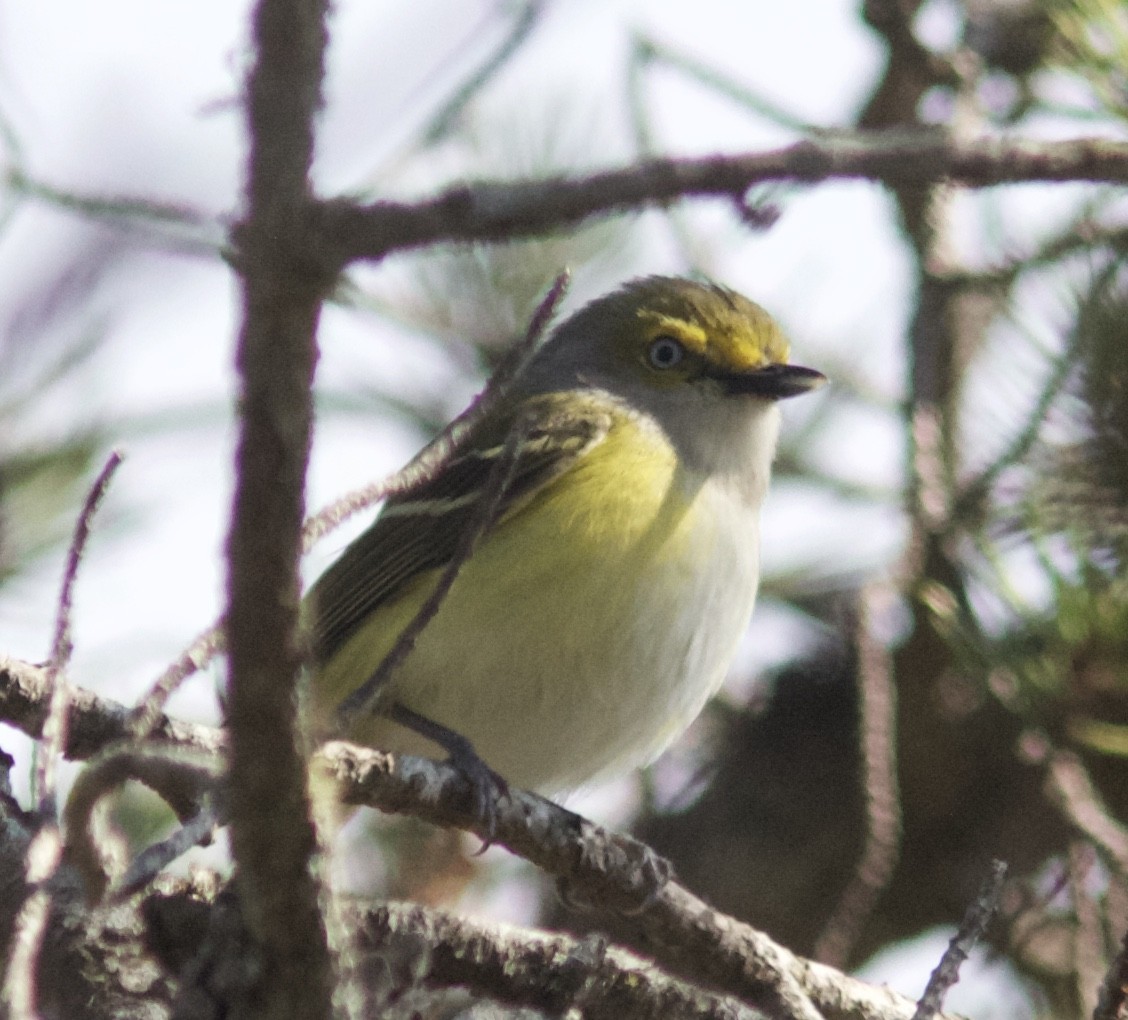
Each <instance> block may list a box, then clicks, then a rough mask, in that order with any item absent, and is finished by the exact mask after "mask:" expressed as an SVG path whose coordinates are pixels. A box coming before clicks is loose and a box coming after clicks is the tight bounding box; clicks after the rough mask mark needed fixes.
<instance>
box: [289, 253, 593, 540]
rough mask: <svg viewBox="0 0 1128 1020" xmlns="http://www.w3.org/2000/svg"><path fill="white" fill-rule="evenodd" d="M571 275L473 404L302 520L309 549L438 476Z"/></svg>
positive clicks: (525, 353)
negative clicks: (394, 463)
mask: <svg viewBox="0 0 1128 1020" xmlns="http://www.w3.org/2000/svg"><path fill="white" fill-rule="evenodd" d="M570 281H571V274H570V272H569V271H568V270H567V269H564V270H562V271H561V272H560V273H559V274H557V276H556V279H555V280H553V282H552V285H551V286H550V287H549V288H548V291H547V292H546V293H545V296H544V297H543V298H542V299H541V301H540V303H539V304H538V305H537V307H536V310H535V311H534V312H533V317H532V318H531V319H530V320H529V325H528V328H527V329H526V330H525V335H524V337H523V338H522V339H521V340H520V341H519V342H518V343H516V344H513V345H512V346H511V347H510V348H509V350H508V351H507V352H506V354H505V356H504V357H503V358H502V359H501V361H500V362H499V364H498V366H497V368H495V369H494V371H493V374H492V375H491V376H490V378H489V379H488V380H487V382H486V385H485V388H484V389H483V390H482V392H481V393H480V394H478V396H477V397H475V398H474V400H472V401H471V402H470V406H469V407H467V408H466V410H465V411H463V412H462V413H461V414H460V415H458V417H457V418H455V419H454V420H453V421H452V422H450V424H448V425H447V426H446V428H444V429H443V430H442V431H441V432H440V433H439V434H438V435H437V436H436V437H435V438H434V439H433V440H431V442H430V443H428V444H427V446H426V447H425V448H424V449H423V450H422V451H420V453H419V454H418V455H417V456H416V457H415V458H413V459H412V461H411V463H410V464H408V465H407V466H406V467H404V468H402V469H401V470H400V471H397V472H396V473H395V474H394V475H392V476H391V477H389V478H385V479H383V480H381V481H379V482H375V483H373V484H371V485H366V486H364V487H363V488H360V489H355V490H354V491H352V492H350V493H346V494H345V495H344V496H342V497H341V498H340V499H337V500H334V501H333V502H332V503H330V504H329V505H328V506H326V507H324V508H323V509H321V510H319V511H318V512H317V513H316V514H314V515H313V516H312V517H310V518H308V519H307V520H306V522H305V524H304V525H302V551H303V552H309V550H310V549H311V548H312V547H313V545H314V544H315V543H316V542H317V541H318V539H320V538H321V537H322V536H324V535H326V534H327V533H328V532H330V531H332V530H333V529H335V528H337V527H339V526H340V525H341V524H343V523H344V522H345V521H346V520H348V518H350V517H351V516H353V514H356V513H359V512H360V511H361V510H364V509H367V508H368V507H370V506H372V505H373V504H374V503H378V502H380V500H382V499H387V498H389V497H391V496H404V495H410V493H411V492H412V491H413V490H414V489H416V488H417V487H418V486H419V485H421V484H423V483H424V482H425V481H428V480H430V479H431V478H433V477H434V475H435V472H436V471H438V470H440V469H441V468H442V466H443V465H444V464H446V463H447V461H449V460H450V459H451V458H452V457H454V456H456V455H457V454H458V452H459V451H460V449H461V443H462V442H463V441H464V440H465V439H466V437H467V436H468V435H470V434H471V432H472V431H473V429H474V426H475V425H476V424H477V423H478V422H480V421H481V420H482V419H483V418H485V417H486V415H487V414H489V413H490V412H491V411H492V410H493V408H494V407H496V406H497V402H498V400H500V399H501V397H502V396H503V395H504V394H505V393H506V391H507V390H508V389H509V386H510V384H511V383H512V382H513V379H514V377H515V376H516V375H517V373H518V372H519V371H520V369H521V367H522V366H523V365H524V364H525V361H526V360H527V359H528V357H529V355H530V354H531V353H532V351H533V348H534V347H536V345H537V343H538V342H539V341H540V339H541V337H542V336H543V334H544V332H545V330H546V329H547V328H548V324H549V322H550V321H551V319H552V316H553V315H554V314H555V312H556V309H557V307H558V306H559V304H560V302H561V301H562V300H563V298H564V295H565V293H567V290H568V284H569V282H570Z"/></svg>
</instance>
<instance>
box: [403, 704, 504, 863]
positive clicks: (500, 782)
mask: <svg viewBox="0 0 1128 1020" xmlns="http://www.w3.org/2000/svg"><path fill="white" fill-rule="evenodd" d="M390 714H391V718H392V719H393V720H394V721H395V722H397V723H399V724H400V725H401V726H405V727H407V729H409V730H411V731H412V732H414V733H418V734H419V735H420V736H421V737H426V738H427V739H428V740H431V741H434V743H436V744H438V745H439V747H441V748H442V749H443V750H444V751H446V753H447V762H448V764H450V765H452V766H454V768H456V769H457V770H458V771H459V772H461V773H462V775H463V776H465V777H466V780H467V782H469V784H470V791H471V797H472V800H473V804H474V814H475V816H476V817H477V818H478V821H479V822H480V823H481V826H482V830H483V832H482V847H481V849H480V850H479V851H478V854H484V853H485V852H486V851H487V850H488V849H489V848H490V846H491V845H492V844H493V841H494V837H495V836H496V835H497V802H498V799H499V798H500V797H508V796H509V784H508V783H507V782H506V781H505V779H503V778H502V777H501V776H499V775H498V774H497V773H496V772H494V770H493V769H491V768H490V767H489V766H488V765H487V764H486V763H485V761H483V760H482V757H481V755H479V754H478V752H477V751H476V750H475V749H474V745H473V744H472V743H471V742H470V741H469V740H468V739H467V738H466V737H464V736H463V735H462V734H461V733H458V732H457V731H456V730H452V729H450V727H448V726H444V725H443V724H442V723H437V722H435V721H434V720H433V719H428V718H427V717H426V716H425V715H420V714H419V713H418V712H413V711H412V710H411V709H410V708H405V707H404V706H403V705H400V704H398V703H397V704H395V705H393V706H392V709H391V713H390Z"/></svg>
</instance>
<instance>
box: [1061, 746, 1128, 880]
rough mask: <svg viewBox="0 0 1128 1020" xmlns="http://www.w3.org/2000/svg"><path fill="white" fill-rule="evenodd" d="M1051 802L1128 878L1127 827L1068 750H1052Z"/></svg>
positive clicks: (1076, 758) (1116, 869)
mask: <svg viewBox="0 0 1128 1020" xmlns="http://www.w3.org/2000/svg"><path fill="white" fill-rule="evenodd" d="M1046 786H1047V793H1048V794H1049V798H1050V802H1051V803H1052V804H1053V805H1054V806H1055V807H1057V809H1058V810H1059V811H1060V812H1061V813H1062V814H1063V815H1064V816H1065V818H1066V820H1067V821H1068V822H1069V823H1070V824H1071V825H1072V826H1073V827H1074V828H1075V829H1077V831H1078V832H1079V833H1081V835H1083V836H1084V837H1085V838H1086V839H1089V840H1091V841H1092V843H1093V844H1094V846H1096V847H1097V849H1098V850H1100V851H1101V854H1102V856H1103V857H1104V859H1105V861H1106V862H1107V863H1108V865H1109V866H1110V867H1111V868H1113V869H1114V870H1115V871H1116V872H1117V874H1118V875H1119V876H1120V877H1121V878H1122V879H1124V878H1128V829H1126V828H1125V827H1124V826H1123V825H1122V824H1121V823H1120V822H1118V821H1117V820H1116V819H1115V818H1114V817H1113V816H1112V815H1111V814H1110V813H1109V811H1108V809H1107V808H1106V807H1105V805H1104V804H1103V803H1102V802H1101V798H1100V795H1099V794H1098V793H1097V791H1096V789H1095V788H1094V787H1093V782H1092V780H1091V779H1090V778H1089V773H1088V772H1087V771H1086V769H1085V766H1084V765H1083V764H1082V763H1081V759H1080V758H1078V757H1077V756H1076V755H1074V754H1071V753H1070V752H1068V751H1055V752H1052V753H1051V756H1050V759H1049V762H1048V768H1047V771H1046Z"/></svg>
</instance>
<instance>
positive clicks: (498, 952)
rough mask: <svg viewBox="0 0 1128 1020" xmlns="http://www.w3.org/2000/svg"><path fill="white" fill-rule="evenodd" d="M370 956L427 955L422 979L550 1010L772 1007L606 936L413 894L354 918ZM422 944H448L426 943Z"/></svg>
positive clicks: (729, 1018)
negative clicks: (503, 918) (431, 903)
mask: <svg viewBox="0 0 1128 1020" xmlns="http://www.w3.org/2000/svg"><path fill="white" fill-rule="evenodd" d="M349 923H350V926H355V928H356V929H357V932H358V934H357V945H356V952H358V954H360V955H361V961H360V965H361V966H362V967H363V966H364V960H363V957H364V956H366V955H378V956H379V957H384V956H386V955H392V956H394V957H407V958H415V959H418V964H417V966H418V967H419V969H418V970H417V971H416V973H415V975H414V979H415V982H416V984H417V985H422V986H424V987H429V988H437V989H444V988H466V989H468V990H469V991H470V992H471V994H473V995H474V996H476V997H477V996H481V997H483V998H486V999H489V1000H492V1001H495V1002H500V1003H503V1004H505V1005H509V1006H525V1007H528V1008H530V1009H536V1010H540V1011H541V1012H542V1013H545V1014H547V1015H548V1016H564V1015H566V1014H568V1013H569V1011H573V1012H574V1011H579V1012H582V1014H583V1016H584V1018H585V1020H643V1018H660V1017H678V1018H679V1020H680V1018H685V1020H755V1018H757V1017H762V1016H763V1014H762V1013H760V1012H758V1011H756V1010H754V1009H752V1008H750V1007H747V1006H742V1005H740V1004H739V1003H736V1002H733V1001H732V999H730V998H728V997H721V996H718V995H716V994H712V993H709V992H705V991H703V990H701V989H699V988H694V987H693V986H691V985H687V984H685V983H683V982H681V981H678V980H677V979H675V978H670V977H668V976H667V975H665V974H663V973H662V972H661V971H659V970H657V969H655V968H654V967H653V966H651V965H648V964H646V963H645V962H644V961H643V960H641V959H638V958H637V957H634V956H632V955H630V954H628V953H626V952H624V951H623V950H621V949H616V948H614V947H609V946H608V945H607V942H606V940H604V939H602V938H601V937H599V936H595V937H593V938H588V939H583V940H580V939H575V938H572V937H570V936H568V935H558V934H553V935H548V934H545V933H543V932H538V931H527V930H522V929H519V928H514V927H511V926H508V925H507V926H505V927H504V928H502V927H500V926H497V925H488V924H483V923H481V922H476V921H473V920H471V919H469V918H465V917H458V916H456V915H453V914H448V913H444V912H440V911H434V910H428V909H427V908H426V907H422V906H417V905H412V904H403V905H400V904H388V905H384V906H377V907H372V908H370V909H368V910H365V911H363V912H361V913H360V914H359V916H358V917H356V918H350V920H349ZM421 946H433V947H441V948H439V949H438V950H437V951H432V952H427V951H426V950H424V951H422V952H421V951H420V947H421Z"/></svg>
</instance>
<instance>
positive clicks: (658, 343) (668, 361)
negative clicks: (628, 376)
mask: <svg viewBox="0 0 1128 1020" xmlns="http://www.w3.org/2000/svg"><path fill="white" fill-rule="evenodd" d="M684 357H685V348H684V347H683V346H682V345H681V343H680V342H678V341H677V340H675V339H674V338H673V337H672V336H659V337H655V338H654V339H653V340H651V341H650V349H649V350H648V351H647V353H646V358H647V361H649V362H650V364H651V366H652V367H653V368H660V369H661V368H673V367H674V366H675V365H676V364H677V363H678V362H679V361H681V359H682V358H684Z"/></svg>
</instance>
